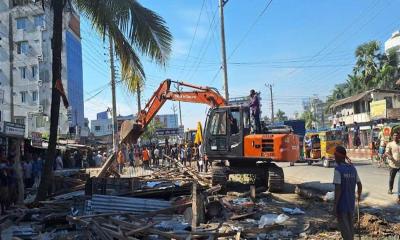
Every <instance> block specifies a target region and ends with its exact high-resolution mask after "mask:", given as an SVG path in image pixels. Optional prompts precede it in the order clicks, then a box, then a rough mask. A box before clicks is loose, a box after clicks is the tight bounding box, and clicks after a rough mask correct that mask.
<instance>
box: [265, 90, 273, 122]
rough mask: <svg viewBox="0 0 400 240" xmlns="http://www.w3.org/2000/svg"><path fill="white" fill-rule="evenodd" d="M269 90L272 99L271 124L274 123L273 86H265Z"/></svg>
mask: <svg viewBox="0 0 400 240" xmlns="http://www.w3.org/2000/svg"><path fill="white" fill-rule="evenodd" d="M265 86H266V87H267V88H269V93H270V97H271V123H274V98H273V95H272V84H265Z"/></svg>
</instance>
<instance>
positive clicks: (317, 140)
mask: <svg viewBox="0 0 400 240" xmlns="http://www.w3.org/2000/svg"><path fill="white" fill-rule="evenodd" d="M341 135H342V134H341V131H340V130H325V131H318V132H308V133H306V137H305V139H306V138H307V137H308V138H307V139H308V140H305V144H304V146H305V152H306V159H305V160H306V162H307V163H308V165H311V164H312V163H313V162H318V161H322V165H323V166H324V167H330V166H331V165H333V164H332V162H333V161H334V160H335V157H334V152H335V148H336V146H339V145H342V144H343V142H342V137H341ZM310 141H311V143H310Z"/></svg>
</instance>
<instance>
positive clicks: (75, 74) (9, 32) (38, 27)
mask: <svg viewBox="0 0 400 240" xmlns="http://www.w3.org/2000/svg"><path fill="white" fill-rule="evenodd" d="M18 2H24V3H19V4H18ZM36 2H37V3H35V1H12V0H0V116H1V117H0V121H12V120H13V121H14V122H16V123H20V124H24V125H25V126H26V127H25V136H26V137H30V135H31V133H32V132H40V133H42V134H44V135H46V134H48V132H49V126H50V104H51V82H52V48H51V38H52V26H53V22H52V12H51V10H50V8H49V7H46V8H45V10H43V8H42V5H41V1H36ZM62 63H63V66H62V82H63V85H64V90H65V92H66V94H67V98H68V100H69V103H70V109H69V110H68V111H67V109H65V108H64V106H63V105H62V103H61V107H60V120H59V133H60V134H68V133H69V132H75V130H74V128H75V127H76V126H79V127H84V109H83V76H82V49H81V41H80V20H79V16H78V15H77V14H76V13H74V11H73V10H72V9H66V10H65V13H64V17H63V51H62Z"/></svg>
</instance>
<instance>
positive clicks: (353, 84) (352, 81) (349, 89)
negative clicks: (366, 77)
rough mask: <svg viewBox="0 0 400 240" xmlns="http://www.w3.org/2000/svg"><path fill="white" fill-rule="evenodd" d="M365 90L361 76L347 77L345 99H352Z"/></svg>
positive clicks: (352, 75)
mask: <svg viewBox="0 0 400 240" xmlns="http://www.w3.org/2000/svg"><path fill="white" fill-rule="evenodd" d="M364 90H365V87H364V86H363V83H362V81H361V79H360V77H359V76H357V75H355V74H349V75H347V80H346V87H345V97H350V96H353V95H355V94H358V93H360V92H362V91H364Z"/></svg>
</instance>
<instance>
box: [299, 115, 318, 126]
mask: <svg viewBox="0 0 400 240" xmlns="http://www.w3.org/2000/svg"><path fill="white" fill-rule="evenodd" d="M300 119H303V120H304V122H305V124H306V129H312V127H313V123H314V122H317V119H315V116H314V114H313V113H312V112H311V111H305V112H303V113H302V114H301V117H300Z"/></svg>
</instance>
